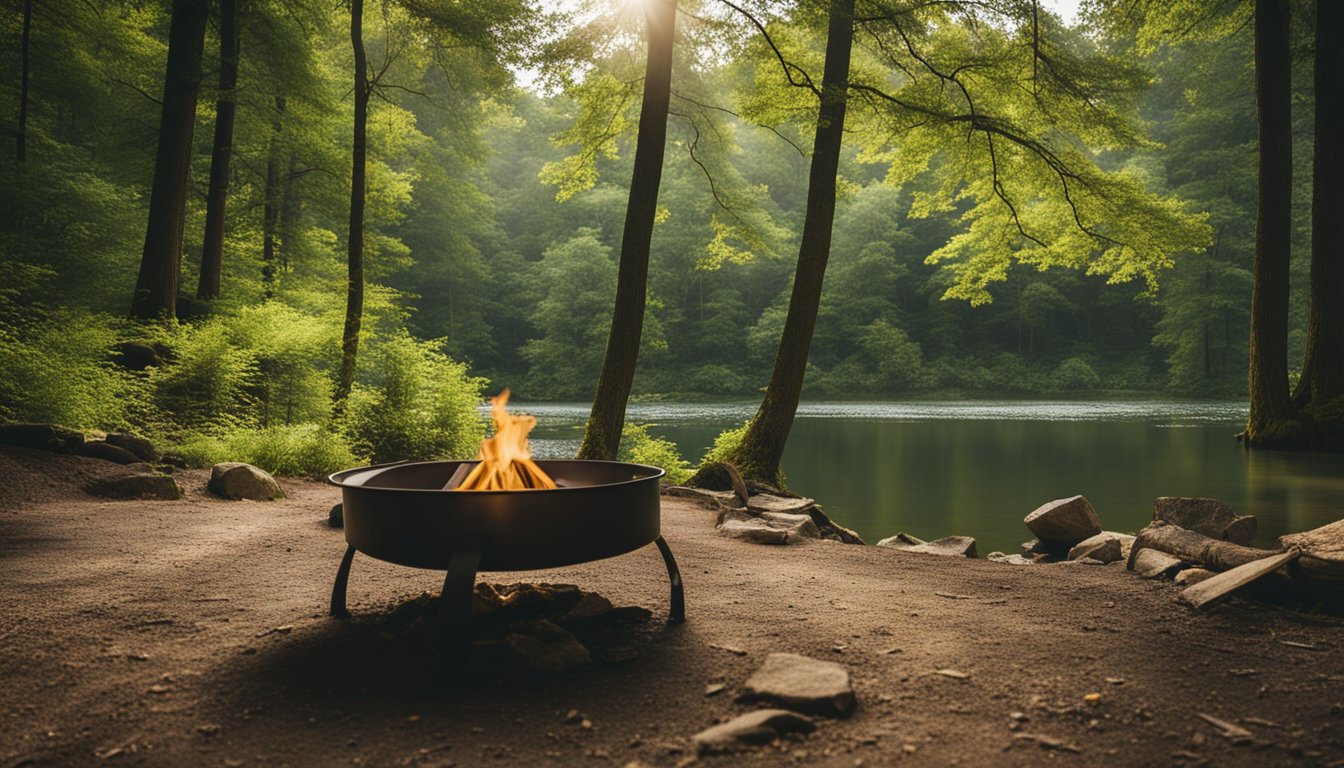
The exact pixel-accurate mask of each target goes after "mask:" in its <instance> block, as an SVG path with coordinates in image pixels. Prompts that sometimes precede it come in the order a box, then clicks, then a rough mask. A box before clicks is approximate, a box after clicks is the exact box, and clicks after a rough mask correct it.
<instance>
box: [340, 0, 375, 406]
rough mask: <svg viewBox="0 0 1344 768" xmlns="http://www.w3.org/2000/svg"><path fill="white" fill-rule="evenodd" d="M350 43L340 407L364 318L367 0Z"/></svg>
mask: <svg viewBox="0 0 1344 768" xmlns="http://www.w3.org/2000/svg"><path fill="white" fill-rule="evenodd" d="M350 44H351V46H353V48H354V52H355V135H354V144H353V147H354V151H353V153H352V155H353V157H352V159H351V163H350V236H349V247H348V249H347V252H346V253H347V265H348V272H347V278H346V279H347V284H346V294H345V329H344V331H343V332H342V335H341V371H340V375H339V376H338V377H337V380H336V393H335V401H336V408H337V410H338V411H339V410H341V409H342V408H343V407H344V404H345V399H346V398H347V397H349V396H350V388H351V387H353V386H354V384H355V362H356V358H357V356H358V354H359V328H360V325H361V324H362V323H363V322H364V188H365V186H366V183H365V172H366V169H365V162H366V158H367V155H368V147H369V139H368V132H369V90H370V85H369V60H368V54H367V53H366V52H365V50H364V0H350Z"/></svg>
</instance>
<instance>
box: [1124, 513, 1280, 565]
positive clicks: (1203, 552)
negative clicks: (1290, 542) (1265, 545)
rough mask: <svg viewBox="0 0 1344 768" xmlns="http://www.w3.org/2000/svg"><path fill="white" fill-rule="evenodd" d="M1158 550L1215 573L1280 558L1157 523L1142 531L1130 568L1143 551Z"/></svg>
mask: <svg viewBox="0 0 1344 768" xmlns="http://www.w3.org/2000/svg"><path fill="white" fill-rule="evenodd" d="M1148 548H1152V549H1157V550H1161V551H1162V552H1166V553H1167V554H1169V555H1175V556H1176V557H1179V558H1180V559H1182V560H1184V561H1185V562H1187V563H1192V564H1194V565H1200V566H1203V567H1205V568H1208V569H1209V570H1211V571H1230V570H1232V569H1233V568H1236V567H1237V566H1239V565H1245V564H1247V563H1253V562H1255V561H1256V560H1263V559H1264V558H1266V557H1272V556H1274V555H1276V554H1278V553H1277V552H1275V551H1274V550H1268V549H1256V548H1255V547H1243V546H1242V545H1240V544H1233V543H1232V542H1230V541H1220V540H1218V539H1211V538H1209V537H1208V536H1205V535H1204V534H1202V533H1195V532H1194V531H1187V530H1186V529H1184V528H1182V527H1180V526H1178V525H1171V524H1168V523H1164V522H1162V521H1160V520H1159V521H1157V522H1154V523H1152V524H1151V525H1149V526H1148V527H1147V528H1144V529H1143V530H1142V531H1139V535H1138V536H1137V537H1136V538H1135V539H1134V546H1133V547H1131V548H1130V550H1129V568H1130V570H1133V568H1134V559H1135V558H1136V557H1137V556H1138V554H1139V551H1140V550H1143V549H1148Z"/></svg>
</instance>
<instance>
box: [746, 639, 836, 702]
mask: <svg viewBox="0 0 1344 768" xmlns="http://www.w3.org/2000/svg"><path fill="white" fill-rule="evenodd" d="M740 699H741V700H744V701H765V702H767V703H770V704H775V705H778V706H781V707H787V708H789V709H793V710H797V711H799V712H810V713H813V714H819V715H828V716H831V717H847V716H848V715H849V713H851V712H853V711H854V688H853V686H852V685H851V684H850V681H849V670H847V669H845V668H844V667H843V666H841V665H839V664H836V663H835V662H833V661H821V660H819V659H813V658H810V657H807V656H799V655H798V654H795V653H772V654H770V655H769V656H767V657H766V659H765V663H764V664H762V665H761V667H760V668H759V669H757V670H756V671H755V672H754V673H752V675H751V677H749V678H747V682H746V683H744V684H743V686H742V695H741V697H740Z"/></svg>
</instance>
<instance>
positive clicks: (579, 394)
mask: <svg viewBox="0 0 1344 768" xmlns="http://www.w3.org/2000/svg"><path fill="white" fill-rule="evenodd" d="M532 291H533V292H534V293H533V295H534V296H535V297H537V299H536V303H535V310H534V311H533V313H532V322H533V324H534V325H535V326H536V327H537V328H540V329H541V333H542V335H541V336H540V337H539V338H534V339H531V340H529V341H528V342H527V343H526V344H525V345H524V346H523V349H522V354H523V358H524V359H525V360H527V362H528V363H529V364H530V365H531V369H532V373H530V375H529V376H528V379H527V387H526V392H527V394H528V395H529V396H530V397H534V398H535V397H547V398H560V399H565V398H571V399H581V398H584V397H589V396H590V395H591V394H592V390H593V387H594V385H595V383H596V382H597V373H598V370H599V369H601V367H602V353H603V352H604V351H605V349H606V344H607V333H608V331H609V330H610V328H611V321H610V320H609V319H608V318H609V316H610V314H611V308H612V302H613V301H614V297H615V295H616V262H615V261H613V260H612V257H611V249H610V248H609V247H608V246H606V245H605V244H603V243H602V241H601V240H599V239H598V232H597V231H596V230H592V229H581V230H579V232H578V233H577V234H576V235H574V236H573V237H571V238H569V239H568V240H566V241H564V242H563V243H560V244H558V245H555V246H552V247H551V248H548V249H547V250H546V253H545V255H544V256H543V257H542V260H541V263H540V264H538V265H537V268H536V276H535V281H534V283H533V285H532Z"/></svg>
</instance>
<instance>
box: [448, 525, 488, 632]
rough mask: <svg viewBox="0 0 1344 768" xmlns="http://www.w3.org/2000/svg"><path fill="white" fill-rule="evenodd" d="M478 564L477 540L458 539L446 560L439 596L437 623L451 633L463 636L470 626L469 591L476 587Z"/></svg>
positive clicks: (479, 562)
mask: <svg viewBox="0 0 1344 768" xmlns="http://www.w3.org/2000/svg"><path fill="white" fill-rule="evenodd" d="M480 564H481V545H480V543H479V542H459V543H458V545H457V548H456V549H454V550H453V556H452V557H451V558H449V560H448V575H447V576H445V577H444V578H443V595H442V596H441V597H440V598H439V623H440V624H441V625H443V627H444V629H445V630H446V631H448V632H451V633H452V634H454V635H457V636H460V637H466V634H467V631H468V629H469V628H470V626H471V593H472V591H473V589H474V588H475V586H476V567H477V566H479V565H480Z"/></svg>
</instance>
